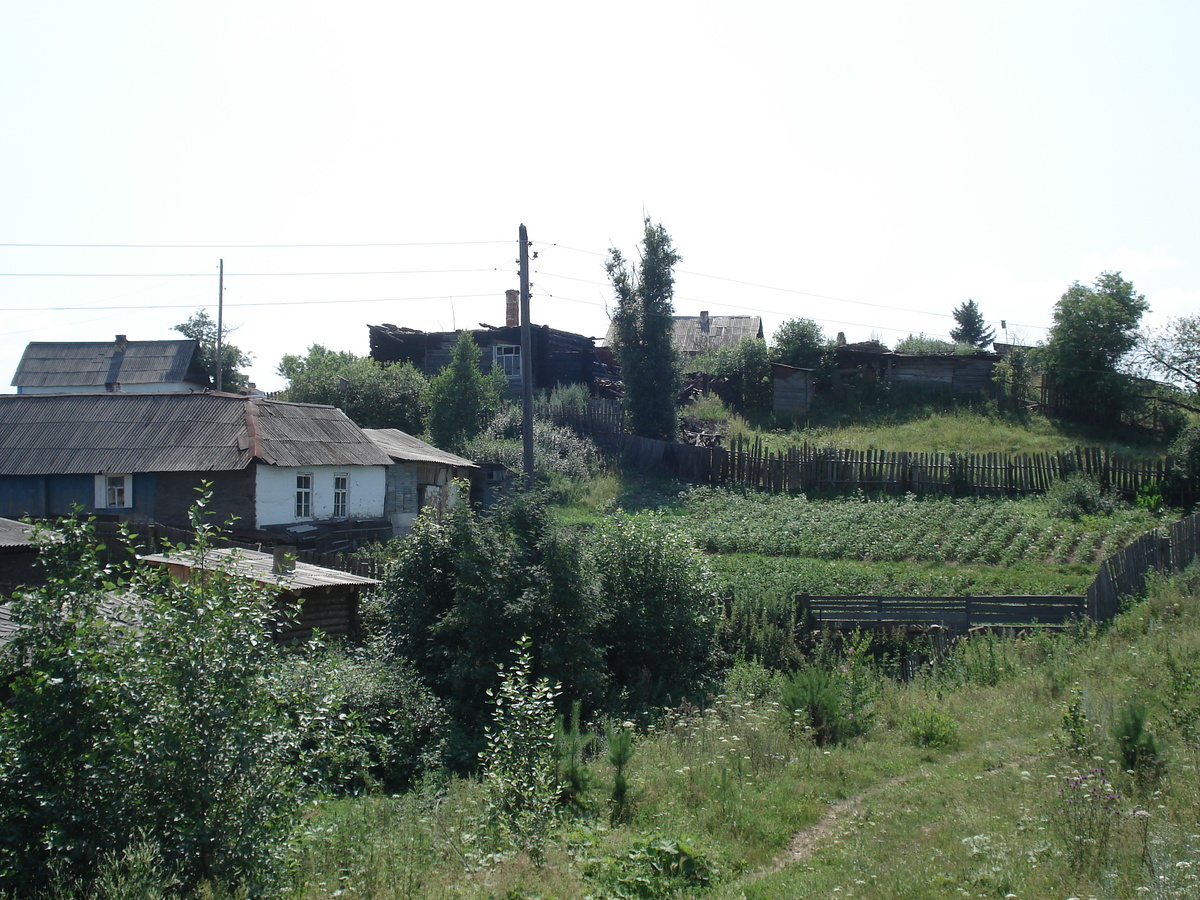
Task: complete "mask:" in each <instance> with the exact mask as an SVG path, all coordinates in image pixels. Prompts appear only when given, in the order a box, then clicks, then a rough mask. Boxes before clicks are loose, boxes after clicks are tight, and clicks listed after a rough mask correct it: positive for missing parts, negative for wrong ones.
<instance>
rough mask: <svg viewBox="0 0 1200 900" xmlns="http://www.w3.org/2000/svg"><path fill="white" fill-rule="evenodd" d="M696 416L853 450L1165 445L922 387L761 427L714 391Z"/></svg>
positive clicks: (754, 432) (776, 442)
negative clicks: (934, 392)
mask: <svg viewBox="0 0 1200 900" xmlns="http://www.w3.org/2000/svg"><path fill="white" fill-rule="evenodd" d="M692 411H693V413H694V416H695V418H696V419H697V420H698V421H700V422H704V423H707V425H708V428H709V429H711V430H717V431H720V432H722V433H724V434H726V435H742V436H744V437H747V438H751V439H753V438H761V439H762V440H763V442H764V443H765V444H766V445H767V446H768V447H769V448H770V449H771V450H776V451H778V450H781V449H785V448H787V447H788V446H791V445H795V444H804V443H807V444H815V445H818V446H822V447H837V448H839V449H848V450H870V449H876V450H889V451H920V452H927V453H932V452H943V453H949V452H952V451H953V452H963V453H1013V454H1016V453H1053V452H1055V451H1058V450H1071V449H1073V448H1075V447H1077V446H1094V447H1104V448H1106V449H1108V450H1109V451H1111V452H1113V453H1116V454H1120V455H1126V456H1133V457H1151V458H1153V457H1157V456H1160V455H1162V453H1164V452H1165V449H1166V446H1165V444H1164V443H1163V439H1162V438H1161V437H1156V436H1153V435H1149V434H1146V433H1144V432H1138V431H1135V430H1133V429H1113V428H1105V429H1097V428H1089V427H1086V426H1081V425H1075V424H1071V423H1067V422H1062V421H1059V420H1054V419H1049V418H1047V417H1046V416H1044V415H1042V414H1040V413H1036V412H1019V413H1018V412H1011V411H1010V412H1002V411H999V410H997V409H996V408H995V406H994V405H993V404H991V403H989V402H986V401H978V402H975V403H963V402H961V401H957V402H956V401H955V400H954V399H953V398H945V397H938V396H936V395H935V396H930V395H929V394H927V393H922V392H920V391H916V392H904V391H899V392H896V393H895V395H888V396H883V397H879V398H873V399H872V402H868V403H854V402H852V401H847V402H834V401H831V400H825V401H822V402H821V403H819V404H818V405H817V406H816V407H814V409H813V411H812V413H811V415H809V416H808V417H807V418H805V419H804V420H803V421H802V422H799V423H794V424H791V425H790V426H787V427H779V426H778V425H773V427H759V426H755V425H753V424H751V423H748V422H747V421H746V420H745V419H743V418H741V417H740V416H737V415H731V414H730V413H729V411H728V410H727V409H726V408H725V407H724V406H723V405H722V404H721V403H720V401H719V400H717V399H716V398H714V397H708V398H702V399H701V400H700V401H698V402H697V404H696V405H695V406H694V407H693V410H692Z"/></svg>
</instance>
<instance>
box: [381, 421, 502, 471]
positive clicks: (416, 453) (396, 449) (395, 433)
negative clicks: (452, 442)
mask: <svg viewBox="0 0 1200 900" xmlns="http://www.w3.org/2000/svg"><path fill="white" fill-rule="evenodd" d="M363 431H364V432H365V433H366V435H367V437H369V438H370V439H371V440H373V441H374V442H375V443H376V444H377V445H378V446H379V449H381V450H382V451H383V452H384V453H386V454H387V455H388V456H390V457H391V458H392V459H396V460H400V461H401V462H427V463H441V464H442V465H446V466H460V467H463V466H469V467H470V468H472V469H478V468H479V464H478V463H475V462H472V461H471V460H469V459H465V458H464V457H461V456H456V455H455V454H453V453H450V452H448V451H446V450H439V449H438V448H437V447H434V446H433V445H432V444H427V443H425V442H424V441H422V440H420V439H418V438H415V437H413V436H412V435H411V434H405V433H404V432H403V431H401V430H400V429H398V428H364V429H363Z"/></svg>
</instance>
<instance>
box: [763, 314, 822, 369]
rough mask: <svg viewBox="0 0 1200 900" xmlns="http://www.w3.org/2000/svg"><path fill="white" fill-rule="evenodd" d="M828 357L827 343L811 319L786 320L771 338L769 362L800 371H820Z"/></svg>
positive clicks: (819, 328) (819, 327) (818, 327)
mask: <svg viewBox="0 0 1200 900" xmlns="http://www.w3.org/2000/svg"><path fill="white" fill-rule="evenodd" d="M828 355H829V341H828V339H827V338H826V337H825V333H824V332H823V331H822V330H821V326H820V325H818V324H817V323H816V322H814V321H813V320H812V319H804V318H798V319H788V320H787V321H786V322H784V323H783V324H782V325H780V326H779V328H778V329H777V330H776V332H775V333H774V334H773V335H772V336H771V360H772V361H773V362H778V363H783V364H784V365H785V366H796V367H797V368H800V369H820V368H822V367H823V366H824V365H825V361H826V359H827V357H828Z"/></svg>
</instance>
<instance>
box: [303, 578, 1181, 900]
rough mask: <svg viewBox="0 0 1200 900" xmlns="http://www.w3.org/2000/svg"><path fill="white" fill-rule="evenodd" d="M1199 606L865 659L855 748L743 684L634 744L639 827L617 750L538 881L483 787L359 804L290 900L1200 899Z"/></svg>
mask: <svg viewBox="0 0 1200 900" xmlns="http://www.w3.org/2000/svg"><path fill="white" fill-rule="evenodd" d="M1198 587H1200V571H1197V569H1195V568H1193V569H1192V570H1191V572H1190V574H1189V575H1187V576H1185V577H1177V578H1175V579H1173V580H1170V581H1164V582H1160V583H1158V584H1157V585H1156V586H1155V588H1154V590H1153V592H1152V595H1151V596H1150V597H1149V598H1148V599H1147V600H1145V601H1144V602H1142V603H1139V604H1137V605H1136V606H1134V607H1133V608H1131V609H1130V610H1129V611H1127V612H1126V613H1124V614H1123V615H1122V616H1121V617H1120V618H1119V619H1118V620H1116V621H1115V622H1114V623H1113V625H1112V626H1111V627H1110V628H1108V629H1106V630H1105V631H1103V632H1101V633H1097V632H1095V631H1094V630H1091V629H1081V630H1078V631H1076V632H1074V633H1070V634H1061V635H1050V634H1038V635H1030V636H1025V637H1022V638H1016V639H1014V638H1011V637H988V636H980V637H976V638H973V639H971V640H970V641H964V642H962V643H960V644H959V645H958V647H957V648H956V649H955V650H954V652H953V653H952V654H951V655H950V656H949V657H947V658H946V659H943V660H941V661H940V662H939V664H938V665H937V666H935V667H932V668H930V669H929V670H928V671H927V673H926V674H925V675H924V676H922V677H921V678H918V679H916V680H914V681H911V682H909V683H900V682H896V681H894V680H891V679H888V678H886V677H882V676H881V674H880V673H879V672H878V671H877V670H876V669H875V668H874V667H873V666H872V664H871V663H869V662H868V661H867V658H866V657H865V656H864V655H862V654H861V653H856V652H854V651H853V650H852V651H851V653H850V654H849V655H848V656H846V657H843V662H842V664H841V665H842V668H843V669H846V671H843V672H842V674H841V675H840V676H839V677H840V678H841V679H842V680H841V681H840V682H839V685H840V688H839V689H840V690H843V694H842V696H843V698H845V696H846V695H845V689H846V688H847V687H848V686H849V687H850V688H852V690H851V693H852V694H853V697H854V699H853V704H854V714H855V715H858V716H859V717H860V724H859V725H858V726H855V727H854V728H850V727H849V726H847V730H846V733H845V736H844V737H842V738H840V739H836V740H831V739H826V740H824V741H822V740H821V739H820V737H819V736H818V732H816V731H815V730H814V728H813V725H812V723H813V718H812V715H811V713H809V714H796V713H793V712H792V711H791V710H790V709H788V708H787V705H786V703H787V702H791V703H797V704H800V705H803V706H804V708H805V709H809V706H808V705H807V704H811V703H813V702H814V701H813V698H812V696H811V695H805V694H803V692H802V691H801V692H797V689H796V688H795V687H794V685H795V684H796V683H797V681H796V680H793V681H792V682H788V681H787V680H786V679H784V678H783V677H782V676H780V675H778V674H773V673H771V672H769V671H767V670H765V669H763V668H761V667H759V666H756V665H755V664H753V663H747V662H743V663H741V664H739V665H738V666H735V668H734V669H733V671H732V673H731V675H730V678H729V680H728V683H727V689H726V693H725V695H724V696H723V697H722V698H721V699H720V700H719V701H717V702H716V703H715V704H713V705H712V706H711V707H710V708H709V709H707V710H705V711H700V710H696V709H687V708H684V709H678V710H674V711H671V712H670V713H668V714H666V715H665V716H664V717H663V718H662V719H661V720H660V721H658V722H657V723H655V726H654V727H653V728H651V729H650V730H649V731H647V732H646V733H644V734H643V735H641V736H639V737H638V738H636V740H635V744H634V756H633V760H632V761H631V763H630V764H629V767H628V772H627V775H628V780H629V783H630V785H631V791H632V795H631V796H632V797H633V804H632V814H631V818H630V821H629V822H628V823H626V824H616V825H610V824H609V815H608V813H609V803H608V798H609V797H610V795H611V792H612V788H613V774H612V766H610V765H608V764H607V763H606V762H605V759H604V749H603V747H602V746H601V747H596V748H594V750H593V753H592V754H591V756H590V759H589V761H588V768H589V770H590V772H591V780H590V785H589V787H588V789H587V790H586V791H585V792H584V793H583V795H582V797H581V800H580V803H581V805H580V807H578V808H576V811H575V812H573V813H569V814H568V815H566V816H565V817H564V819H563V821H562V822H561V823H560V824H559V825H558V826H557V829H556V830H555V832H554V834H553V837H552V840H551V842H550V844H549V847H548V849H547V855H546V860H545V863H544V865H543V866H542V867H540V868H539V867H536V866H534V865H532V864H531V863H530V861H529V859H528V858H526V857H524V856H523V855H521V854H516V855H505V856H502V857H484V856H481V855H480V854H479V852H478V851H477V850H476V849H474V848H475V846H476V844H475V841H476V838H475V837H474V836H473V834H474V828H475V826H474V825H473V824H472V823H474V822H476V821H477V820H478V813H479V810H480V807H481V805H482V804H483V803H484V802H485V798H484V797H483V796H482V795H481V792H480V790H479V787H478V785H475V784H472V783H469V782H454V783H449V784H442V785H440V786H430V787H428V788H427V789H426V790H425V791H424V792H418V793H414V794H412V795H406V796H404V797H399V798H383V797H374V798H363V799H358V800H353V801H343V802H341V803H338V804H333V805H328V806H324V807H321V808H319V809H315V810H314V813H313V816H312V817H311V820H310V822H309V827H308V831H307V835H306V838H305V840H304V842H303V845H302V849H301V855H300V860H299V868H298V870H297V878H298V882H299V884H298V886H297V890H296V893H295V896H297V897H318V896H321V897H324V896H328V895H329V892H330V890H331V889H333V888H334V887H335V886H340V887H341V889H343V890H346V891H347V893H348V894H349V893H351V892H353V893H356V894H359V895H365V896H372V897H379V898H388V897H451V896H453V897H462V896H468V897H506V898H550V897H559V898H567V897H585V896H592V897H667V896H700V895H704V896H709V897H714V898H730V900H734V898H740V897H747V898H768V897H770V898H774V897H828V896H832V895H834V894H836V895H837V896H842V897H864V898H866V897H870V898H890V897H895V898H922V897H957V896H963V895H966V896H984V897H1006V896H1016V897H1022V898H1023V897H1030V898H1041V897H1066V896H1098V897H1099V896H1105V897H1127V896H1137V895H1139V894H1140V892H1147V893H1148V895H1149V896H1154V897H1194V896H1197V892H1198V890H1200V883H1198V881H1197V877H1198V875H1200V871H1198V870H1200V863H1197V859H1200V856H1198V853H1200V779H1197V777H1196V772H1197V768H1196V767H1197V765H1198V764H1200V676H1197V675H1196V674H1195V673H1196V672H1197V671H1198V670H1200V625H1197V623H1198V622H1200V600H1198V599H1197V589H1198ZM789 683H790V684H792V685H793V687H791V688H789V687H788V684H789ZM806 697H807V699H805V698H806ZM818 707H819V704H818ZM844 714H846V713H844ZM1139 728H1140V730H1139ZM351 889H352V891H351Z"/></svg>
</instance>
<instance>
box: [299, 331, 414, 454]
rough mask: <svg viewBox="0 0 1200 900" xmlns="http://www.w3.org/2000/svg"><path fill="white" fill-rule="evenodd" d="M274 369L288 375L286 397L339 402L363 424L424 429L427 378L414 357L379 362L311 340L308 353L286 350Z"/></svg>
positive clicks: (331, 402)
mask: <svg viewBox="0 0 1200 900" xmlns="http://www.w3.org/2000/svg"><path fill="white" fill-rule="evenodd" d="M276 371H277V372H278V373H279V374H280V375H282V376H283V377H284V378H286V379H287V381H288V385H287V388H286V389H285V391H284V397H285V398H286V399H287V400H291V401H293V402H295V403H324V404H326V405H328V406H336V407H337V408H338V409H340V410H342V412H344V413H345V414H346V415H347V416H349V417H350V419H351V420H352V421H354V423H355V424H357V425H359V426H360V427H362V428H399V429H400V430H401V431H406V432H408V433H410V434H417V433H419V432H420V431H421V427H422V423H423V422H424V419H425V409H426V407H425V391H426V390H427V389H428V387H429V383H428V381H426V379H425V376H424V375H422V374H421V373H420V372H418V371H417V369H416V368H415V367H414V366H413V365H412V364H411V363H408V362H403V363H392V364H390V365H380V364H379V363H377V362H376V361H375V360H373V359H372V358H371V357H369V356H356V355H355V354H353V353H350V352H348V351H345V350H329V349H327V348H326V347H324V346H322V345H321V344H313V345H312V346H311V347H309V348H308V353H307V355H305V356H295V355H292V354H288V355H285V356H284V357H283V359H282V360H281V361H280V363H279V366H278V368H277V369H276Z"/></svg>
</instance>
